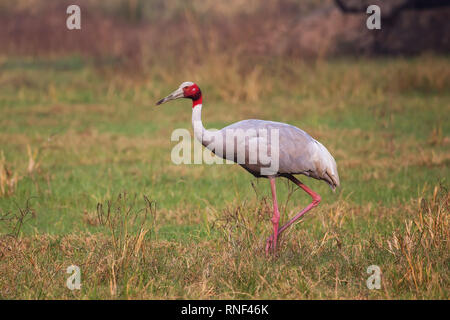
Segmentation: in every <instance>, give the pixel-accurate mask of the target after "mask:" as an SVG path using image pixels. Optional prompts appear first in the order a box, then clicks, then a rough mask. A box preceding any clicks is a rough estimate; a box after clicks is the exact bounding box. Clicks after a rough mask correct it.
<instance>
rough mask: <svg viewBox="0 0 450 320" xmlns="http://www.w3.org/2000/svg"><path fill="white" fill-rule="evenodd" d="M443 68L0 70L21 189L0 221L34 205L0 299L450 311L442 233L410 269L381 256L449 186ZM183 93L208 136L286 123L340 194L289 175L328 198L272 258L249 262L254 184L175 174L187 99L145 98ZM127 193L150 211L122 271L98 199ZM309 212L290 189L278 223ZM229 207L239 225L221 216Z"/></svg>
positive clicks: (230, 171) (441, 61)
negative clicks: (405, 306) (76, 277)
mask: <svg viewBox="0 0 450 320" xmlns="http://www.w3.org/2000/svg"><path fill="white" fill-rule="evenodd" d="M449 62H450V61H449V60H448V58H447V57H421V58H415V59H409V60H405V59H382V60H361V61H349V60H336V61H330V62H327V63H321V64H318V65H316V66H308V65H306V64H303V63H296V62H292V61H286V62H281V63H286V64H287V65H288V66H289V67H290V68H291V73H290V75H288V76H284V75H283V74H275V75H271V74H270V73H269V72H265V71H264V72H263V75H262V76H260V77H259V79H258V80H252V78H247V77H246V75H245V74H243V75H242V76H240V77H238V78H237V79H238V80H236V83H227V80H226V76H227V71H226V70H225V69H222V70H224V77H223V79H222V78H220V79H216V78H208V72H209V71H210V70H211V68H218V69H220V68H223V65H221V64H219V65H215V63H217V61H215V60H212V61H206V62H205V63H204V65H202V66H200V67H199V69H198V73H197V75H196V79H193V78H191V77H192V76H191V75H189V72H188V71H182V72H180V73H179V74H176V75H174V74H171V75H170V76H168V75H167V74H165V73H164V72H163V71H161V70H162V69H158V68H156V67H155V68H154V69H152V71H151V72H149V74H146V75H145V76H144V77H142V76H141V77H131V76H129V75H121V74H120V73H119V74H117V75H116V74H114V73H113V72H114V70H108V69H107V68H108V67H103V71H102V72H98V71H96V69H95V67H94V66H93V64H92V63H90V62H89V61H84V60H82V59H81V58H78V57H74V58H66V59H61V60H59V59H56V60H33V59H6V60H5V61H4V62H3V63H2V64H1V65H0V115H1V117H0V152H3V155H4V158H3V159H2V156H1V154H0V169H3V168H6V171H3V177H4V179H6V180H5V181H11V179H12V178H13V177H16V178H17V183H13V186H11V187H8V186H6V184H7V182H3V184H4V186H3V188H4V190H5V191H4V192H2V193H1V194H0V213H1V214H2V216H5V215H6V214H8V213H10V214H12V215H17V213H18V212H19V208H22V209H24V208H25V207H26V202H27V200H29V203H30V207H31V208H32V215H31V213H30V217H29V219H27V220H26V222H25V223H24V224H23V226H22V228H21V230H20V234H19V237H18V238H17V239H16V240H14V241H15V242H14V244H10V242H9V241H13V240H5V241H4V242H2V245H3V247H1V248H2V251H1V252H2V253H1V254H0V270H2V274H5V273H3V271H5V270H9V269H10V268H11V267H12V266H13V268H17V269H23V270H27V271H24V272H22V273H21V274H20V275H17V274H15V273H14V272H7V273H6V276H5V277H3V276H2V280H0V297H2V298H73V297H75V298H111V297H120V298H128V297H130V298H249V297H250V298H342V297H343V298H406V299H409V298H440V299H446V298H448V285H449V281H448V261H449V260H448V259H449V257H448V252H449V251H448V238H444V239H443V240H442V241H443V242H439V243H438V244H436V243H434V245H435V248H434V249H433V250H431V251H430V253H426V252H425V251H426V250H425V249H426V248H428V247H426V244H423V242H421V241H422V240H417V239H416V238H414V237H415V235H410V238H411V239H413V240H414V239H416V240H417V241H418V243H420V244H421V246H423V248H425V249H423V248H422V249H420V248H418V247H417V248H416V249H415V250H416V251H415V252H416V254H417V255H418V257H419V258H418V259H417V261H418V262H419V261H422V260H421V257H422V255H423V257H424V260H423V261H422V262H423V265H420V266H416V265H413V266H411V265H410V264H409V263H408V261H407V257H409V255H408V251H402V250H400V251H399V252H400V253H399V252H397V251H395V253H391V252H389V251H388V250H387V249H386V248H388V242H389V241H390V242H392V241H393V240H392V239H393V238H394V237H395V236H396V234H397V235H398V234H400V235H401V236H402V237H403V238H402V239H403V240H402V241H406V242H405V243H407V240H405V239H408V238H407V234H406V235H405V233H407V228H406V226H407V224H405V221H407V220H412V221H415V222H416V224H415V225H416V226H418V225H421V224H420V223H419V222H420V221H419V222H418V220H416V219H418V215H417V214H418V213H417V212H418V211H417V209H416V207H417V205H416V203H417V202H418V201H420V199H421V198H422V197H424V198H427V199H431V200H430V201H431V202H432V201H435V202H436V203H437V202H438V200H436V199H437V198H436V194H435V190H437V189H435V186H439V185H440V184H441V185H443V187H444V188H445V187H448V177H449V176H450V169H449V164H450V150H449V143H450V121H448V120H449V117H448V114H449V112H450V90H449V89H450V87H449V83H450V80H449V79H450V76H449V73H448V71H444V70H448V65H449ZM227 67H228V66H227ZM105 68H106V72H105ZM264 68H265V67H264V66H263V69H264ZM267 68H268V69H267V70H269V67H267ZM233 70H239V67H237V68H235V69H233ZM264 70H265V69H264ZM230 72H232V71H230ZM231 76H232V75H230V77H231ZM161 78H164V79H166V81H164V82H163V81H161V80H160V79H161ZM186 80H193V81H197V82H198V84H199V85H200V87H202V88H203V94H204V111H203V122H204V124H205V126H206V127H210V128H212V127H213V128H219V127H221V126H225V125H227V124H230V123H232V122H234V121H238V120H241V119H246V118H260V119H271V120H276V121H284V122H288V123H290V124H293V125H296V126H298V127H300V128H302V129H304V130H306V131H308V132H309V133H310V134H311V135H312V136H313V137H315V138H317V139H318V140H320V141H321V142H322V143H323V144H324V145H325V146H327V148H328V149H329V150H330V152H331V153H332V154H333V155H334V156H335V158H336V161H337V164H338V168H339V173H340V177H341V183H342V187H341V188H340V189H339V190H338V192H337V193H336V194H333V193H332V192H331V190H330V189H329V187H328V186H327V185H326V184H324V183H323V182H319V181H316V180H313V179H309V178H306V177H303V178H301V177H300V178H301V180H302V181H303V182H304V183H306V184H307V185H308V186H310V187H311V188H312V189H314V190H316V191H317V192H318V193H319V194H321V196H322V199H323V201H322V203H321V205H320V206H319V207H318V208H315V209H314V210H313V211H312V212H311V213H309V214H308V215H307V216H306V217H305V218H304V219H303V220H302V223H299V224H296V225H295V226H294V227H293V228H292V230H291V231H290V232H289V233H288V235H286V236H285V237H282V239H281V241H282V242H281V245H280V246H281V248H280V249H281V250H280V251H279V257H278V259H269V260H267V259H266V258H265V257H264V255H263V253H262V252H263V244H264V241H265V237H266V236H267V235H268V234H269V232H270V227H271V223H270V214H271V213H270V205H271V204H270V201H269V200H267V199H268V198H270V188H269V185H268V182H267V181H266V180H256V179H254V178H253V177H252V176H250V175H249V174H248V173H246V171H244V170H243V169H242V168H240V167H239V166H237V165H212V166H209V165H179V166H177V165H175V164H173V163H172V162H171V161H170V152H171V149H172V148H173V146H174V145H175V144H176V143H175V142H171V141H170V135H171V132H172V131H173V130H174V129H176V128H188V129H190V128H191V124H190V117H191V107H190V103H189V102H187V101H177V102H174V103H172V104H167V105H163V106H161V107H155V106H154V102H155V101H157V100H158V99H159V98H160V97H162V96H164V95H166V94H167V93H169V92H171V91H172V90H173V89H174V88H175V87H176V86H177V85H178V83H179V82H180V83H181V82H182V81H186ZM252 81H253V82H252ZM224 86H226V90H227V94H226V95H224V94H223V92H222V90H223V88H224ZM235 94H236V95H238V97H237V98H236V97H233V95H235ZM255 97H256V98H255ZM191 131H192V130H191ZM27 146H29V147H30V150H31V154H32V155H31V158H32V159H33V160H34V163H35V164H34V167H33V168H32V169H31V170H28V169H27V168H28V167H29V163H30V155H29V154H28V151H27ZM37 151H39V153H38V154H36V155H34V153H37ZM252 182H253V183H255V185H256V190H257V194H256V193H255V191H254V190H253V188H252V186H251V183H252ZM5 183H6V184H5ZM277 187H278V194H279V202H280V203H281V204H285V202H286V199H287V195H288V193H289V188H288V184H287V183H286V182H285V181H282V180H279V181H278V182H277ZM439 190H441V189H439ZM442 190H445V189H442ZM123 192H126V193H127V194H128V195H137V199H138V200H137V205H136V208H141V207H145V202H144V200H143V195H146V196H147V197H149V198H150V199H151V200H152V201H154V202H155V203H156V215H155V218H154V219H155V220H154V221H153V222H152V223H150V224H146V225H145V226H146V228H147V229H148V230H150V231H149V232H148V233H147V234H146V235H145V237H144V243H146V244H148V246H145V248H144V247H138V249H136V250H141V251H139V255H138V256H136V255H130V256H127V257H128V258H127V259H128V260H129V264H126V265H123V263H124V260H123V259H122V260H121V259H120V257H119V256H118V255H120V254H119V253H117V252H115V251H114V250H115V249H117V248H116V247H115V246H114V244H113V242H111V241H112V240H111V239H112V238H111V237H112V235H111V232H112V230H114V228H112V227H108V226H105V225H104V224H102V223H99V222H98V221H97V220H96V219H97V213H96V210H97V209H96V208H97V204H98V203H103V204H106V203H107V201H113V200H114V199H116V198H117V196H118V195H119V194H120V193H123ZM443 192H444V193H445V196H444V198H443V199H444V200H442V201H444V202H443V203H444V205H443V206H442V208H441V209H439V210H438V209H436V208H437V207H432V209H430V210H431V212H432V213H430V214H431V216H430V217H434V216H433V215H432V214H434V213H435V212H440V213H441V214H443V217H437V218H436V217H434V218H436V221H439V222H440V223H443V224H445V223H448V221H447V220H446V219H448V193H446V191H443ZM445 197H447V198H445ZM433 199H434V200H433ZM445 199H447V200H445ZM308 201H309V198H308V197H307V195H306V194H304V193H302V192H300V191H296V192H295V193H294V194H293V195H292V197H291V200H290V201H289V203H288V204H287V206H286V210H283V212H282V220H283V221H285V220H287V218H288V216H292V215H293V214H294V213H295V212H296V211H297V210H298V209H299V208H301V207H304V206H306V205H307V204H308ZM445 201H447V202H445ZM445 204H446V205H445ZM238 208H242V209H239V210H241V211H242V212H240V213H239V214H237V215H236V214H232V213H233V212H237V211H239V210H238ZM133 210H134V209H133ZM236 210H237V211H236ZM241 215H242V217H241ZM224 217H225V218H227V219H228V220H226V219H225V218H224ZM434 218H433V219H434ZM224 219H225V220H226V221H228V222H227V223H224V221H225V220H224ZM430 219H431V218H430ZM439 219H441V220H439ZM442 219H444V221H443V222H442ZM13 221H16V220H13ZM115 227H117V226H115ZM130 228H131V229H132V230H134V231H133V232H131V233H130V234H127V235H126V236H124V238H123V239H122V240H123V241H124V243H127V241H131V240H132V239H134V238H133V237H137V236H138V235H136V232H137V231H136V230H138V229H139V228H137V226H135V225H131V226H130ZM405 228H406V229H405ZM435 228H439V226H435ZM433 230H434V229H433ZM10 231H11V224H9V223H6V222H5V221H0V232H1V233H2V234H3V235H4V236H3V237H4V238H2V239H10V238H8V237H6V236H5V235H6V234H7V233H9V232H10ZM430 237H431V236H430ZM87 239H94V240H92V241H98V242H99V243H103V244H104V246H103V247H96V246H92V245H93V244H92V242H89V241H88V240H87ZM413 240H411V241H413ZM414 241H415V240H414ZM430 241H431V240H430ZM433 241H437V240H433ZM65 242H67V243H69V244H66V245H65V247H64V245H62V244H61V243H65ZM7 246H12V249H11V250H12V251H13V252H12V253H11V250H10V251H8V250H9V249H5V248H6V247H7ZM41 247H42V248H45V249H42V250H43V251H39V250H40V249H39V250H38V248H41ZM63 247H64V249H62V248H63ZM5 250H6V251H5ZM14 250H17V252H15V251H14ZM111 250H112V251H111ZM424 250H425V251H424ZM20 252H22V255H21V254H19V253H20ZM37 252H42V254H38V253H37ZM402 252H403V255H402ZM122 253H123V252H122ZM125 253H126V254H128V253H127V252H125ZM125 253H124V254H125ZM90 254H91V255H90ZM24 257H25V258H24ZM26 257H33V258H32V259H31V258H30V259H31V260H30V259H27V258H26ZM34 259H36V260H34ZM115 259H117V261H120V263H119V262H117V264H114V263H113V262H112V261H116V260H115ZM176 259H178V260H176ZM405 259H406V260H405ZM30 261H33V262H30ZM70 261H73V263H75V262H77V263H79V264H80V265H83V266H84V267H82V269H83V268H84V269H83V270H84V271H83V274H85V275H86V276H85V277H84V278H83V279H84V280H83V281H84V282H83V289H82V290H81V292H71V291H69V290H68V289H67V288H65V285H64V284H65V277H66V274H65V268H66V267H67V266H68V265H70V264H71V263H69V262H70ZM92 261H95V263H94V262H92ZM30 263H31V264H30ZM14 264H15V265H14ZM66 264H67V266H66ZM75 264H76V263H75ZM101 264H104V266H105V267H104V268H105V269H104V270H103V269H102V267H100V265H101ZM227 264H228V265H227ZM371 264H377V265H380V267H381V268H382V271H383V277H384V278H383V288H382V290H379V291H370V290H368V289H367V288H366V287H365V279H366V278H367V277H368V275H367V274H366V273H365V271H366V268H367V267H368V266H369V265H371ZM97 267H98V268H97ZM58 268H59V269H58ZM108 268H109V269H108ZM115 268H119V269H117V270H116V269H115ZM38 270H40V271H38ZM42 270H48V272H49V274H52V272H54V274H55V275H56V276H55V277H54V278H52V280H48V281H50V282H51V283H49V284H47V285H46V286H44V285H42V284H38V283H37V282H36V281H38V280H34V279H39V278H40V277H41V280H42V279H46V277H49V275H44V274H43V271H42ZM52 270H53V271H52ZM113 270H115V271H117V272H118V273H114V272H112V271H113ZM419 271H420V272H419ZM27 272H29V273H30V274H27ZM89 272H90V274H89ZM205 272H206V273H205ZM32 274H34V276H35V277H34V278H33V276H32ZM405 274H406V275H405ZM281 275H282V276H283V278H279V277H281ZM14 277H18V278H14ZM419 277H422V278H420V279H421V280H419ZM13 279H16V280H14V281H15V282H14V281H13ZM112 279H113V280H114V281H112ZM111 281H112V282H111ZM13 283H15V284H14V285H13ZM274 283H277V284H274ZM130 284H131V287H132V289H130V287H129V286H128V288H127V285H130ZM26 288H31V289H26Z"/></svg>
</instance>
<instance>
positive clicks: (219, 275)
mask: <svg viewBox="0 0 450 320" xmlns="http://www.w3.org/2000/svg"><path fill="white" fill-rule="evenodd" d="M127 197H128V198H127ZM449 199H450V195H449V193H448V191H447V190H446V189H445V188H444V187H442V186H436V187H435V189H434V192H433V195H432V196H431V197H430V198H418V199H416V200H415V201H413V202H411V204H406V205H404V206H400V207H398V208H392V209H389V208H386V209H383V210H385V211H386V212H385V213H380V212H379V210H377V212H374V213H372V209H371V208H370V207H352V206H349V205H348V203H346V202H344V201H342V202H338V203H336V204H334V205H331V206H328V207H325V208H322V209H319V211H318V212H316V213H314V215H316V216H317V218H316V219H313V221H316V222H314V223H313V224H312V225H311V222H304V223H301V225H302V226H301V227H300V228H296V229H297V230H295V232H294V231H293V230H292V231H291V232H288V233H286V234H284V235H283V236H282V238H281V246H280V249H281V250H280V252H279V254H278V257H277V258H274V259H269V260H267V259H266V258H265V257H264V253H263V251H264V248H263V246H262V244H263V243H264V234H265V232H266V231H267V230H263V229H265V228H264V227H262V226H264V224H263V223H262V222H264V221H266V220H267V219H268V218H269V216H270V208H269V204H268V203H267V202H266V201H262V202H259V204H258V202H253V203H248V202H247V203H242V204H236V205H230V206H229V208H227V209H225V210H224V212H223V214H222V215H221V216H220V219H217V220H216V221H215V223H214V224H213V227H212V228H213V229H215V230H217V231H219V234H221V236H220V237H219V238H217V240H209V241H202V242H188V243H179V242H171V241H165V240H157V239H155V238H154V237H151V236H150V233H151V232H152V231H153V227H152V225H151V224H150V225H148V224H147V225H146V224H145V223H144V224H142V222H143V221H144V222H145V221H147V220H146V218H145V214H147V213H148V214H150V215H154V209H152V207H151V206H152V204H151V203H150V202H147V203H148V206H147V207H146V208H147V209H145V208H144V211H142V212H141V211H140V210H136V208H135V207H134V201H135V199H130V198H129V196H127V195H120V196H119V198H117V200H115V201H113V202H109V203H108V204H107V205H106V207H105V208H104V207H103V206H102V205H99V211H98V221H100V223H101V224H103V225H105V226H106V227H107V228H108V229H109V230H110V233H109V235H106V234H105V235H101V234H98V235H90V234H78V235H75V234H71V235H65V236H51V235H35V236H31V237H25V238H22V237H20V238H11V237H7V236H3V237H2V239H1V241H0V270H1V272H2V274H8V277H2V278H1V279H0V295H1V296H2V297H9V298H32V299H34V298H89V297H90V298H93V297H101V298H114V297H121V298H144V299H148V298H158V299H160V298H162V299H164V298H169V299H174V298H190V299H210V298H220V299H226V298H231V299H235V298H251V299H254V298H269V299H270V298H275V297H276V298H291V299H302V298H332V299H333V298H356V299H366V298H424V297H434V298H437V297H441V298H444V297H445V296H446V292H447V290H448V285H449V279H448V264H447V263H448V259H449V252H450V251H449V244H448V239H449V225H448V224H449V216H448V213H449ZM261 203H262V204H261ZM145 210H148V211H145ZM151 212H153V213H151ZM402 212H405V213H406V215H407V216H410V217H411V218H409V219H407V220H406V221H405V224H404V227H403V228H398V229H395V230H393V231H392V232H391V233H386V234H376V233H373V234H371V235H369V236H367V235H363V234H358V233H354V232H351V231H350V230H349V229H348V227H347V226H348V225H349V224H351V223H355V222H357V223H361V221H362V220H361V219H364V220H366V219H369V220H370V221H371V222H370V223H372V224H373V225H374V226H376V225H380V224H386V223H390V221H392V218H393V216H394V215H398V214H401V215H402V216H405V214H404V213H402ZM118 213H120V214H118ZM141 213H144V216H140V214H141ZM135 215H137V216H135ZM373 215H375V216H376V219H375V220H373V219H371V218H370V217H371V216H373ZM136 217H138V218H139V217H141V218H144V219H143V220H141V221H140V222H138V220H134V218H136ZM147 217H149V216H147ZM352 221H353V222H352ZM358 221H359V222H358ZM147 222H148V221H147ZM307 224H309V227H308V228H311V227H312V228H313V230H317V232H318V233H317V235H319V236H317V235H313V234H314V233H315V232H313V233H311V232H310V231H307V230H306V228H307ZM132 228H134V230H136V231H137V232H131V229H132ZM331 252H334V253H333V254H332V255H331ZM330 255H331V256H330ZM328 259H332V260H331V261H329V263H325V264H323V262H321V261H323V260H325V261H326V260H328ZM374 260H378V263H379V264H380V268H381V269H382V272H383V279H382V290H380V291H377V290H375V291H370V290H368V289H367V288H366V287H365V279H366V277H367V276H366V275H365V268H367V266H368V264H370V262H371V261H374ZM71 264H76V265H78V266H80V268H81V272H82V290H81V291H76V290H75V291H70V290H69V289H67V288H66V287H65V279H66V278H67V277H68V275H66V274H65V269H66V268H67V266H69V265H71ZM400 275H401V276H400ZM30 285H32V287H29V286H30ZM27 287H29V288H30V289H31V290H25V291H24V290H23V288H27Z"/></svg>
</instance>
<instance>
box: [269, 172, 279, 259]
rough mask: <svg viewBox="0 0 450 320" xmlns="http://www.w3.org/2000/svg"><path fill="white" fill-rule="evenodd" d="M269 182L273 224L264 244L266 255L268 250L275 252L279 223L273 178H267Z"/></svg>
mask: <svg viewBox="0 0 450 320" xmlns="http://www.w3.org/2000/svg"><path fill="white" fill-rule="evenodd" d="M269 180H270V189H271V190H272V202H273V216H272V224H273V235H272V236H271V237H270V238H269V239H267V242H266V255H268V254H269V249H273V252H275V250H276V247H277V238H278V234H279V232H278V223H279V221H280V212H279V211H278V202H277V191H276V188H275V178H274V177H269Z"/></svg>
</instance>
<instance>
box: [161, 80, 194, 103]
mask: <svg viewBox="0 0 450 320" xmlns="http://www.w3.org/2000/svg"><path fill="white" fill-rule="evenodd" d="M179 98H189V99H192V108H194V107H195V106H197V105H199V104H201V103H202V92H201V90H200V88H199V87H198V86H197V85H196V84H195V83H193V82H183V83H182V84H181V85H180V87H179V88H178V89H177V90H175V91H174V92H172V93H171V94H169V95H168V96H167V97H165V98H163V99H161V100H159V101H158V102H157V103H156V105H157V106H158V105H160V104H163V103H165V102H167V101H170V100H175V99H179Z"/></svg>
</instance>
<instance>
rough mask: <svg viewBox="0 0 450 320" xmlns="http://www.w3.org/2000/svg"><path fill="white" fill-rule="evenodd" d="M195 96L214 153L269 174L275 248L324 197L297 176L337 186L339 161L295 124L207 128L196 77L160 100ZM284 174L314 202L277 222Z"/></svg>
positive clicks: (195, 120) (199, 135)
mask: <svg viewBox="0 0 450 320" xmlns="http://www.w3.org/2000/svg"><path fill="white" fill-rule="evenodd" d="M179 98H188V99H191V100H192V125H193V128H194V135H195V137H196V139H197V140H198V141H199V142H201V143H202V144H203V145H204V146H205V147H206V148H208V149H209V150H211V151H212V152H213V153H214V154H216V155H217V156H219V157H222V158H224V159H227V160H231V161H234V162H236V163H238V164H239V165H241V166H242V167H243V168H244V169H246V170H247V171H248V172H250V173H251V174H253V175H254V176H255V177H257V178H261V177H263V178H268V179H269V181H270V187H271V191H272V200H273V216H272V219H271V220H272V224H273V234H272V235H271V236H270V237H269V238H268V239H267V241H266V248H265V251H266V254H269V252H270V251H272V252H275V251H276V245H277V239H278V236H279V235H280V234H281V233H282V232H283V231H284V230H286V228H288V227H289V226H290V225H292V224H293V223H294V222H295V221H297V220H298V219H299V218H300V217H301V216H303V215H304V214H305V213H306V212H308V211H309V210H311V209H312V208H314V207H316V206H317V205H318V204H319V202H320V201H321V197H320V196H319V195H318V194H317V193H316V192H314V191H313V190H311V189H310V188H308V187H307V186H306V185H305V184H303V183H302V182H300V180H298V179H297V178H296V177H295V176H294V175H295V174H303V175H305V176H308V177H312V178H315V179H318V180H323V181H325V182H326V183H327V184H328V185H329V186H330V187H331V188H332V189H333V191H334V190H335V188H336V187H338V186H339V175H338V171H337V166H336V161H335V160H334V158H333V156H332V155H331V154H330V153H329V152H328V150H327V149H326V148H325V147H324V146H323V145H322V144H321V143H320V142H318V141H316V140H315V139H313V138H312V137H311V136H310V135H309V134H307V133H306V132H305V131H303V130H301V129H299V128H297V127H294V126H292V125H289V124H286V123H281V122H274V121H265V120H255V119H250V120H243V121H239V122H236V123H234V124H231V125H229V126H227V127H225V128H223V129H221V130H218V131H212V130H206V129H205V128H204V126H203V124H202V119H201V112H202V93H201V90H200V88H199V87H198V86H197V85H196V84H195V83H193V82H183V83H182V84H181V85H180V86H179V88H178V89H177V90H175V91H174V92H172V93H171V94H170V95H168V96H167V97H165V98H163V99H161V100H159V101H158V102H157V103H156V105H160V104H163V103H165V102H167V101H170V100H175V99H179ZM277 177H285V178H287V179H289V180H290V181H292V182H293V183H295V184H296V185H297V186H299V187H300V188H301V189H303V190H304V191H305V192H306V193H307V194H309V195H310V196H311V198H312V202H311V203H310V204H309V205H308V206H306V207H305V208H304V209H303V210H301V211H300V212H299V213H298V214H297V215H295V216H294V217H293V218H292V219H290V220H289V221H288V222H287V223H286V224H285V225H283V226H281V227H279V220H280V212H279V210H278V203H277V196H276V188H275V178H277Z"/></svg>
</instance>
